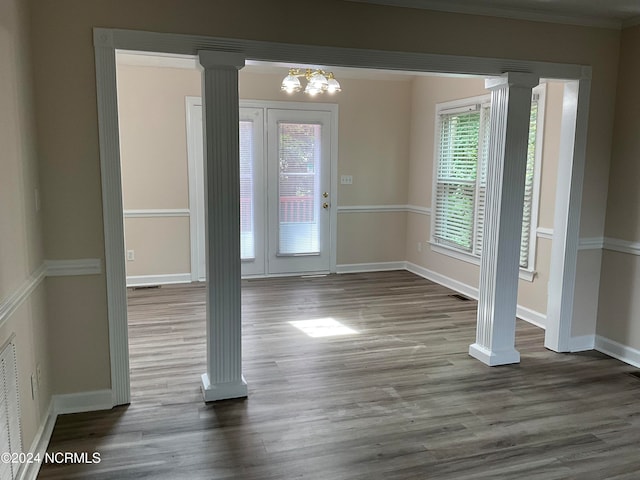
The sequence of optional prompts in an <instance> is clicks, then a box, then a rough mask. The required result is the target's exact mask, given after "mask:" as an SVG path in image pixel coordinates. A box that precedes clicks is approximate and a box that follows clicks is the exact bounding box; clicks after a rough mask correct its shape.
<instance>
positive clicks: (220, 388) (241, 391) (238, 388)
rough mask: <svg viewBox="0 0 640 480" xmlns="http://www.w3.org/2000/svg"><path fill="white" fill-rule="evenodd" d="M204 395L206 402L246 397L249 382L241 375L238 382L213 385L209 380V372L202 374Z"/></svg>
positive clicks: (201, 387) (201, 386)
mask: <svg viewBox="0 0 640 480" xmlns="http://www.w3.org/2000/svg"><path fill="white" fill-rule="evenodd" d="M200 389H201V390H202V396H203V397H204V401H205V403H206V402H215V401H217V400H227V399H230V398H244V397H247V396H248V394H249V392H248V389H247V382H246V380H245V379H244V376H242V377H241V379H240V381H238V382H229V383H218V384H216V385H212V384H211V382H210V381H209V374H207V373H203V374H202V385H200Z"/></svg>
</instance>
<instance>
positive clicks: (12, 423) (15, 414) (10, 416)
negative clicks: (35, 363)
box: [0, 338, 22, 480]
mask: <svg viewBox="0 0 640 480" xmlns="http://www.w3.org/2000/svg"><path fill="white" fill-rule="evenodd" d="M0 382H1V383H0V389H1V390H0V452H1V453H5V452H8V453H10V454H16V456H17V454H20V453H21V452H22V432H21V425H20V399H19V396H18V368H17V365H16V345H15V343H14V342H13V338H12V339H11V340H9V342H8V343H6V344H5V345H4V347H3V348H2V351H1V352H0ZM19 467H20V464H19V463H17V462H16V463H12V462H0V479H3V480H4V479H5V478H6V479H12V480H13V479H15V478H17V476H18V468H19Z"/></svg>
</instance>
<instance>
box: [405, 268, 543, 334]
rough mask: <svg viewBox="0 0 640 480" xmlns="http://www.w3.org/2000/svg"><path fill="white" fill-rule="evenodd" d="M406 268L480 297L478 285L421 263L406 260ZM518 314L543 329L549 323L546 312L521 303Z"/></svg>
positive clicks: (475, 298) (474, 297)
mask: <svg viewBox="0 0 640 480" xmlns="http://www.w3.org/2000/svg"><path fill="white" fill-rule="evenodd" d="M405 269H406V270H408V271H409V272H411V273H415V274H416V275H418V276H420V277H423V278H426V279H427V280H431V281H432V282H435V283H439V284H440V285H443V286H445V287H447V288H450V289H451V290H455V291H456V292H459V293H462V294H463V295H466V296H467V297H470V298H473V299H474V300H477V299H478V296H479V294H478V289H477V288H476V287H472V286H471V285H467V284H466V283H462V282H460V281H458V280H454V279H453V278H450V277H447V276H445V275H442V274H441V273H438V272H434V271H433V270H429V269H427V268H424V267H421V266H420V265H416V264H415V263H411V262H405ZM516 316H517V317H518V318H520V319H522V320H524V321H525V322H529V323H531V324H533V325H535V326H536V327H539V328H542V329H543V330H544V329H545V325H546V324H547V316H546V315H545V314H543V313H540V312H536V311H535V310H531V309H530V308H527V307H523V306H521V305H518V307H517V310H516Z"/></svg>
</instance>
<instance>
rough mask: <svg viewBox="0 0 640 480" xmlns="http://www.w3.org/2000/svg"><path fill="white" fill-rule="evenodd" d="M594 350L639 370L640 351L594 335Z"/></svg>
mask: <svg viewBox="0 0 640 480" xmlns="http://www.w3.org/2000/svg"><path fill="white" fill-rule="evenodd" d="M595 349H596V350H598V351H599V352H602V353H605V354H607V355H609V356H610V357H613V358H617V359H618V360H621V361H623V362H625V363H628V364H629V365H633V366H634V367H637V368H640V350H637V349H635V348H632V347H629V346H627V345H623V344H621V343H618V342H616V341H614V340H611V339H609V338H606V337H601V336H600V335H596V338H595Z"/></svg>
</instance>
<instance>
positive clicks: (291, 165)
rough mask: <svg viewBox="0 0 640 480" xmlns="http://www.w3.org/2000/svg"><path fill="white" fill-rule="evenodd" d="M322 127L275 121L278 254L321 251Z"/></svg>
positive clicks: (302, 253) (315, 252)
mask: <svg viewBox="0 0 640 480" xmlns="http://www.w3.org/2000/svg"><path fill="white" fill-rule="evenodd" d="M320 140H321V126H320V125H316V124H310V123H284V122H280V123H278V143H279V144H278V160H279V178H278V235H279V236H278V254H279V255H304V254H318V253H319V252H320V231H319V217H320V201H319V199H320V192H319V179H320Z"/></svg>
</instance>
